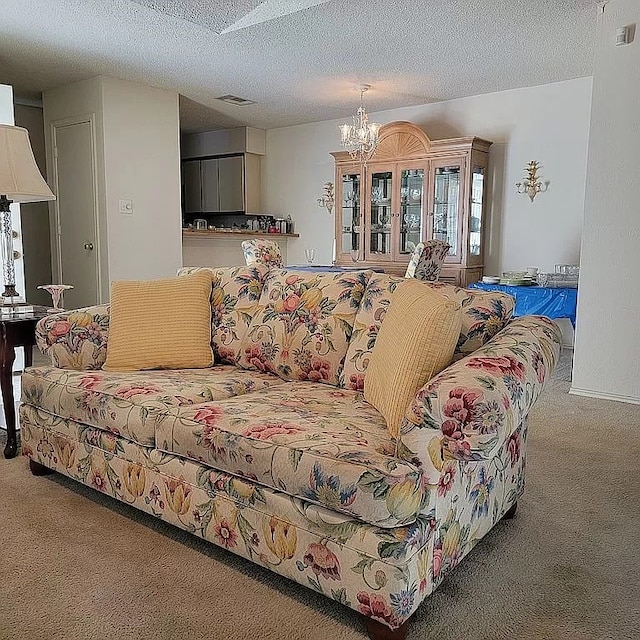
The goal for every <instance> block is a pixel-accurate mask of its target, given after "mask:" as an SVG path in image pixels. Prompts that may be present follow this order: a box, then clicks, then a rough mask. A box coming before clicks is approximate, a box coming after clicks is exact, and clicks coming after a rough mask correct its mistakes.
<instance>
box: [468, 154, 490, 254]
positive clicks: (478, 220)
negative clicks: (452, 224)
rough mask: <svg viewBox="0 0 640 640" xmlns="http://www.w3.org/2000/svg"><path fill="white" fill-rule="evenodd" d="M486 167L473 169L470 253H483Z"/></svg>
mask: <svg viewBox="0 0 640 640" xmlns="http://www.w3.org/2000/svg"><path fill="white" fill-rule="evenodd" d="M485 174H486V169H485V168H484V167H480V166H474V167H473V170H472V171H471V217H470V219H469V255H471V256H480V255H482V217H483V213H484V188H485Z"/></svg>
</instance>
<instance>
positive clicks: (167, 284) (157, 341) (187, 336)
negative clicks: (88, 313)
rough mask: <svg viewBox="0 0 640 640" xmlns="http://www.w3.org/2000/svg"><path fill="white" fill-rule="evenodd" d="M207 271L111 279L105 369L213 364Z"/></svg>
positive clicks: (138, 368)
mask: <svg viewBox="0 0 640 640" xmlns="http://www.w3.org/2000/svg"><path fill="white" fill-rule="evenodd" d="M210 296H211V276H210V274H207V273H193V274H190V275H189V276H187V277H184V278H165V279H163V280H151V281H146V282H145V281H131V282H127V281H118V282H113V283H111V299H110V305H111V311H110V318H109V342H108V344H107V360H106V362H105V363H104V365H103V367H102V368H103V369H104V370H105V371H136V370H141V369H198V368H205V367H210V366H211V365H212V364H213V353H212V351H211V306H210V304H209V299H210Z"/></svg>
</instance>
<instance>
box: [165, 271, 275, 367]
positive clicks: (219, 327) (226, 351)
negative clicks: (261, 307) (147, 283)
mask: <svg viewBox="0 0 640 640" xmlns="http://www.w3.org/2000/svg"><path fill="white" fill-rule="evenodd" d="M200 271H205V272H207V273H210V274H211V279H212V281H213V282H212V290H211V346H212V347H213V353H214V356H215V361H216V362H223V363H226V364H235V363H236V362H237V361H238V358H239V357H240V343H241V342H242V340H243V339H244V337H245V335H246V333H247V329H248V327H249V323H250V322H251V318H252V316H253V314H254V313H255V311H256V308H257V306H258V301H259V300H260V294H261V293H262V287H263V284H264V278H265V276H266V275H267V272H268V271H269V269H268V267H267V266H265V265H263V264H255V265H252V266H250V267H221V268H216V269H210V268H208V267H184V268H182V269H180V270H179V271H178V275H179V276H185V275H188V274H190V273H197V272H200Z"/></svg>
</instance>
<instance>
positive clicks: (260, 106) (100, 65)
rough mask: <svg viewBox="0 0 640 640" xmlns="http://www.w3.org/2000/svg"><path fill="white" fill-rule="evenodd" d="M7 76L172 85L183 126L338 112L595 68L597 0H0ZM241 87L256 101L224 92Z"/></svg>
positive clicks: (282, 122) (37, 82) (34, 84)
mask: <svg viewBox="0 0 640 640" xmlns="http://www.w3.org/2000/svg"><path fill="white" fill-rule="evenodd" d="M0 5H1V9H0V17H1V19H2V38H0V83H8V84H12V85H14V89H15V93H16V95H18V96H21V95H22V96H25V97H29V96H33V95H35V94H37V93H38V92H40V91H42V90H45V89H48V88H51V87H55V86H58V85H60V84H65V83H68V82H73V81H76V80H81V79H84V78H88V77H91V76H95V75H98V74H107V75H113V76H116V77H120V78H124V79H127V80H132V81H137V82H143V83H146V84H150V85H154V86H158V87H163V88H167V89H172V90H175V91H178V92H179V93H181V94H182V95H183V96H185V99H181V116H182V125H183V128H184V129H185V130H202V129H207V128H216V127H224V126H233V125H238V124H249V125H252V126H255V127H261V128H271V127H279V126H286V125H292V124H298V123H303V122H312V121H317V120H327V119H332V118H344V117H346V116H348V115H350V114H351V113H352V111H353V110H354V107H355V106H356V105H357V103H358V99H359V96H358V94H357V92H355V91H354V90H353V86H354V85H355V84H356V83H361V82H366V83H369V84H371V85H372V89H371V90H370V91H369V92H368V93H367V95H366V97H365V101H366V105H367V109H368V110H369V111H378V110H382V109H392V108H396V107H403V106H409V105H415V104H425V103H428V102H435V101H439V100H447V99H452V98H458V97H462V96H469V95H476V94H481V93H489V92H492V91H499V90H504V89H512V88H517V87H524V86H532V85H538V84H544V83H548V82H556V81H559V80H567V79H570V78H576V77H581V76H586V75H591V73H592V49H593V39H594V35H595V27H596V22H597V15H598V9H597V7H596V3H595V2H594V0H412V1H408V0H395V1H393V2H390V1H389V0H329V1H326V0H315V1H314V0H267V1H266V2H262V3H261V2H259V1H258V0H236V1H233V2H232V1H230V0H229V1H225V0H194V1H190V0H175V1H171V0H135V1H134V0H82V1H81V0H55V1H53V0H0ZM224 94H233V95H237V96H241V97H243V98H248V99H250V100H254V101H256V104H254V105H250V106H246V107H239V106H234V105H229V104H225V103H221V102H220V101H217V100H216V99H215V98H217V97H218V96H221V95H224Z"/></svg>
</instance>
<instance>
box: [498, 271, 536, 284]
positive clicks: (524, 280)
mask: <svg viewBox="0 0 640 640" xmlns="http://www.w3.org/2000/svg"><path fill="white" fill-rule="evenodd" d="M500 284H506V285H511V286H512V287H526V286H529V285H532V284H536V279H535V278H534V277H532V276H530V275H527V272H526V271H503V273H502V278H500Z"/></svg>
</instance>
